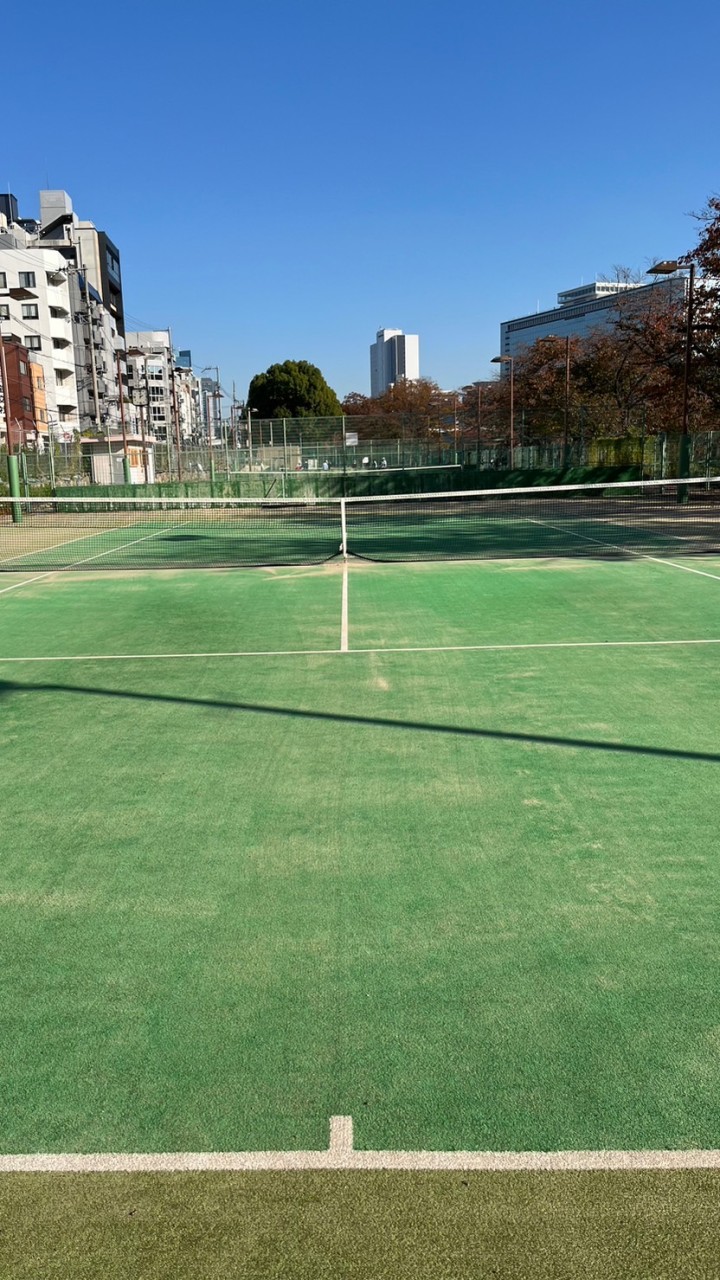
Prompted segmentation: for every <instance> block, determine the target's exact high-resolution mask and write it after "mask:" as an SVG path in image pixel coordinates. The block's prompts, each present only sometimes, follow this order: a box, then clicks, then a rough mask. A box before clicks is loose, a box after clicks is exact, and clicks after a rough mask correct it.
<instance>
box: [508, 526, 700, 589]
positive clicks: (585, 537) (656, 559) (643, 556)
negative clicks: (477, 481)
mask: <svg viewBox="0 0 720 1280" xmlns="http://www.w3.org/2000/svg"><path fill="white" fill-rule="evenodd" d="M525 519H526V520H528V521H529V523H530V524H539V525H542V527H543V528H545V529H558V530H559V531H560V533H567V534H569V535H570V537H571V538H579V540H580V541H581V542H592V543H594V544H595V545H596V546H598V547H609V548H611V549H612V550H613V551H622V552H624V553H625V554H627V553H628V552H629V553H630V554H631V555H635V557H636V559H638V560H652V561H653V563H654V564H667V565H670V566H671V568H673V569H684V570H685V572H686V573H699V574H700V577H701V578H714V579H715V581H716V582H720V573H708V571H707V569H692V568H690V566H689V565H687V564H678V563H677V561H676V560H666V559H664V558H663V557H661V556H651V555H648V554H647V553H646V552H645V551H637V552H633V550H632V548H631V547H623V546H620V544H619V543H617V542H606V541H605V539H604V538H591V537H590V535H589V534H587V533H573V531H572V530H571V529H567V528H566V527H565V525H561V524H553V523H552V521H550V520H536V519H535V518H534V517H533V516H525ZM627 527H628V528H630V527H631V526H627ZM670 536H671V537H676V535H675V534H671V535H670Z"/></svg>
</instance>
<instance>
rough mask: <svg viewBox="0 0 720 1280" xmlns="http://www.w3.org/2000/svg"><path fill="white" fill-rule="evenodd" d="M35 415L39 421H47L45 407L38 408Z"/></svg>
mask: <svg viewBox="0 0 720 1280" xmlns="http://www.w3.org/2000/svg"><path fill="white" fill-rule="evenodd" d="M35 416H36V418H37V420H38V422H47V413H46V412H45V410H44V409H38V411H37V413H36V415H35Z"/></svg>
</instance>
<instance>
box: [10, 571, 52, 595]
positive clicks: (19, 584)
mask: <svg viewBox="0 0 720 1280" xmlns="http://www.w3.org/2000/svg"><path fill="white" fill-rule="evenodd" d="M58 572H59V570H57V569H49V570H48V572H47V573H37V574H36V575H35V577H34V578H23V581H22V582H13V584H12V586H11V587H0V596H4V595H5V594H6V593H7V592H8V591H17V589H18V587H27V586H29V585H30V583H31V582H42V579H43V578H52V576H53V574H55V573H58ZM18 573H22V569H18Z"/></svg>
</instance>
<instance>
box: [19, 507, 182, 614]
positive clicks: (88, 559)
mask: <svg viewBox="0 0 720 1280" xmlns="http://www.w3.org/2000/svg"><path fill="white" fill-rule="evenodd" d="M179 528H180V525H179V524H167V525H164V526H163V528H162V529H156V530H155V532H154V533H146V534H144V535H143V537H142V538H133V539H132V541H131V542H122V543H120V544H119V545H118V546H115V547H110V548H109V550H108V551H99V552H98V553H97V555H94V556H85V558H84V559H83V560H75V561H73V566H72V567H73V569H77V567H78V565H81V564H91V563H92V561H93V560H102V558H103V556H111V555H113V554H114V552H116V551H124V550H125V548H126V547H134V546H136V545H137V543H138V542H147V541H148V540H149V539H150V538H159V537H160V535H161V534H163V533H168V531H169V530H170V529H179ZM107 532H114V530H106V529H103V530H101V533H107ZM85 536H87V537H88V538H90V537H93V534H87V535H83V537H82V538H72V539H71V542H82V541H84V538H85ZM95 536H97V535H95ZM57 545H58V546H63V547H64V546H70V543H65V542H61V543H58V544H57ZM47 549H48V550H50V551H52V549H53V548H52V547H49V548H47ZM28 554H29V553H28ZM17 572H18V573H22V569H18V571H17ZM64 572H66V570H65V569H62V568H59V569H49V570H48V572H47V573H39V574H37V576H36V577H34V578H26V579H25V581H24V582H15V583H13V585H12V586H11V587H3V588H2V590H0V596H2V595H5V593H6V592H7V591H17V590H18V588H19V587H27V586H29V585H30V583H31V582H40V581H41V580H42V579H43V578H52V577H53V576H54V574H56V573H64Z"/></svg>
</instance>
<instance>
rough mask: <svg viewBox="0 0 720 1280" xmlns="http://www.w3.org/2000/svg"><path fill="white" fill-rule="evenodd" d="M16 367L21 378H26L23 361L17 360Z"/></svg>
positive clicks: (25, 367)
mask: <svg viewBox="0 0 720 1280" xmlns="http://www.w3.org/2000/svg"><path fill="white" fill-rule="evenodd" d="M18 367H19V369H20V373H21V375H22V376H23V377H27V365H26V363H25V361H24V360H18Z"/></svg>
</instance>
